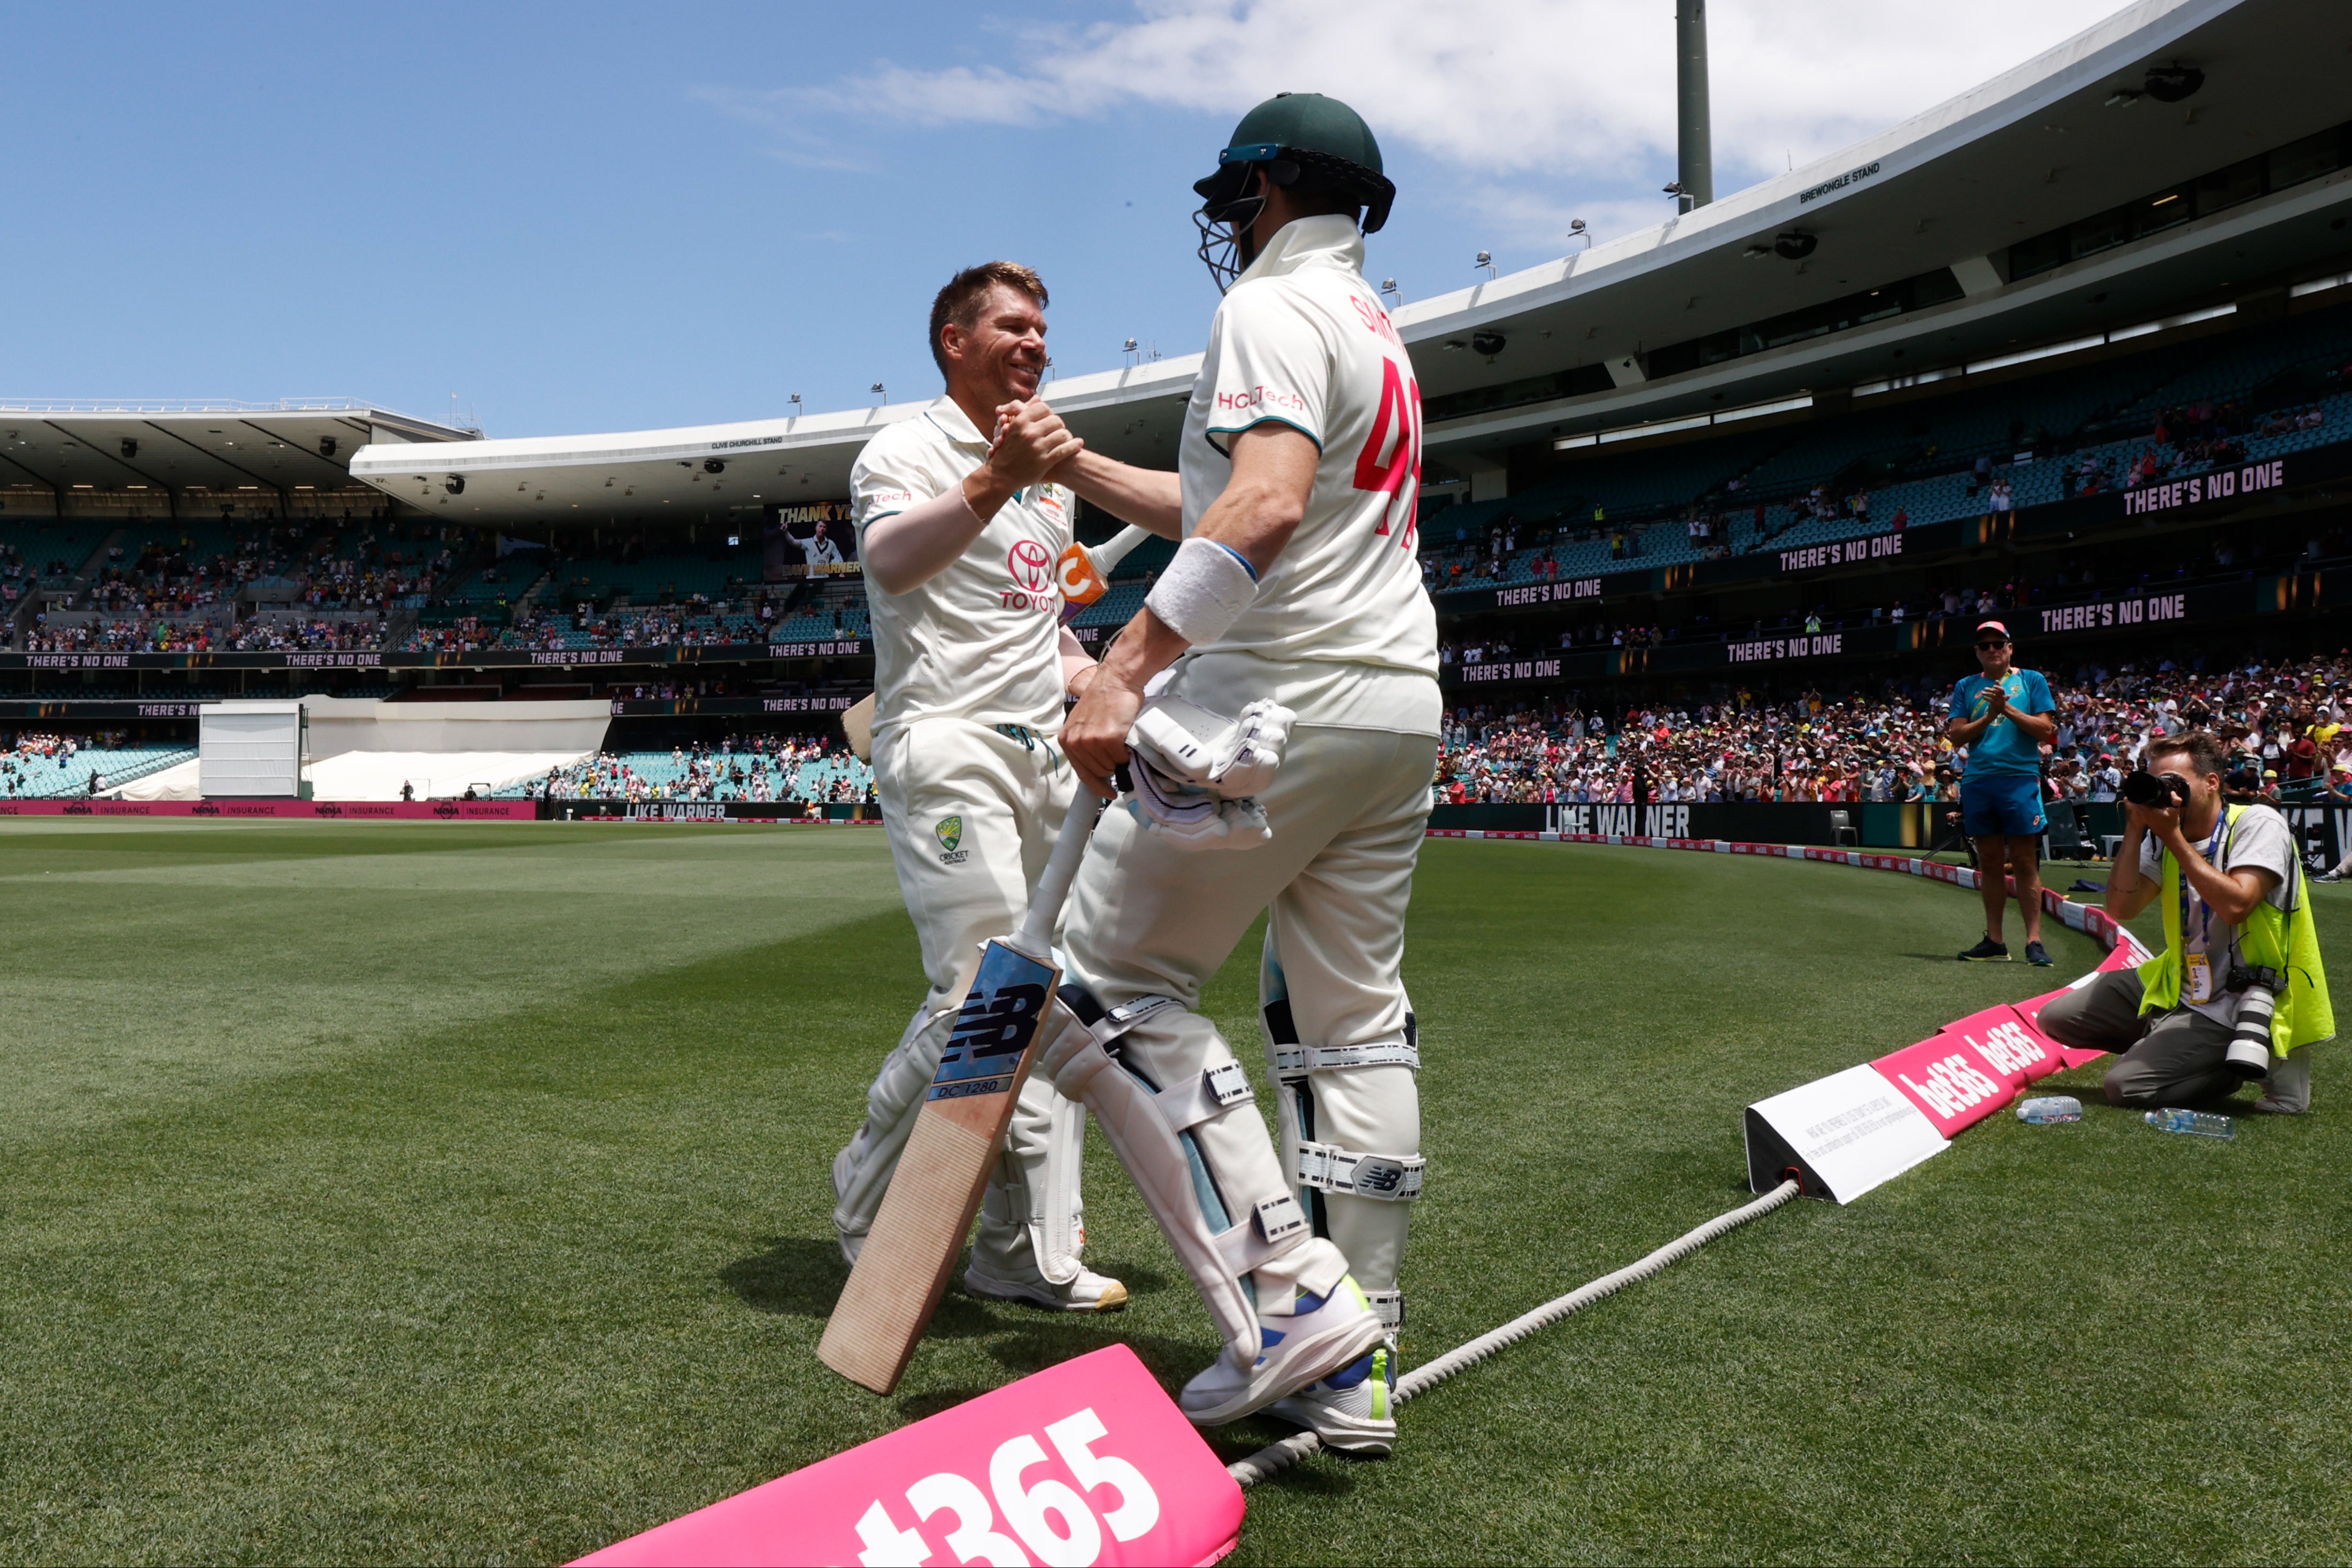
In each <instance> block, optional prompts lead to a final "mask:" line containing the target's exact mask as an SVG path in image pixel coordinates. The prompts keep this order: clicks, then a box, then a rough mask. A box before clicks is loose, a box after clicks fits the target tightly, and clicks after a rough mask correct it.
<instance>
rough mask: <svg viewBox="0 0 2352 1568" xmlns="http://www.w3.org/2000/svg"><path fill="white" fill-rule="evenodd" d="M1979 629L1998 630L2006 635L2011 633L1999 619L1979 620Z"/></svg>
mask: <svg viewBox="0 0 2352 1568" xmlns="http://www.w3.org/2000/svg"><path fill="white" fill-rule="evenodd" d="M1977 630H1978V631H1979V632H2000V634H2001V635H2002V636H2004V637H2006V636H2008V635H2009V628H2008V627H2006V626H2004V625H2002V624H2001V623H2000V622H1998V621H1979V622H1977Z"/></svg>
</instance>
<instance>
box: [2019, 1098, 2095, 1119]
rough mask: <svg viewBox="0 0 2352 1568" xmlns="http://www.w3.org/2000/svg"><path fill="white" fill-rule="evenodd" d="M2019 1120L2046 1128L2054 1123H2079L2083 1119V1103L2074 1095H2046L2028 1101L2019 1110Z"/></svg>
mask: <svg viewBox="0 0 2352 1568" xmlns="http://www.w3.org/2000/svg"><path fill="white" fill-rule="evenodd" d="M2017 1119H2018V1120H2019V1121H2021V1122H2032V1123H2033V1124H2036V1125H2037V1126H2046V1125H2048V1124H2051V1123H2053V1122H2079V1121H2081V1120H2082V1119H2083V1103H2082V1102H2081V1101H2080V1100H2077V1099H2075V1098H2074V1096H2073V1095H2072V1094H2044V1095H2042V1096H2041V1097H2040V1098H2039V1099H2033V1100H2028V1101H2027V1102H2025V1103H2023V1104H2022V1105H2020V1106H2019V1107H2018V1108H2017Z"/></svg>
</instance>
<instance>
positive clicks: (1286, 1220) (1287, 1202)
mask: <svg viewBox="0 0 2352 1568" xmlns="http://www.w3.org/2000/svg"><path fill="white" fill-rule="evenodd" d="M1309 1235H1310V1232H1309V1230H1308V1228H1307V1211H1306V1210H1305V1209H1303V1208H1301V1207H1298V1200H1297V1198H1295V1197H1291V1196H1290V1194H1288V1193H1284V1194H1282V1195H1281V1196H1280V1197H1269V1198H1266V1199H1265V1200H1264V1201H1263V1202H1261V1203H1260V1204H1259V1205H1258V1206H1257V1207H1256V1208H1255V1209H1254V1210H1252V1211H1251V1214H1250V1217H1249V1218H1247V1219H1245V1220H1244V1221H1242V1222H1241V1223H1240V1224H1239V1225H1236V1226H1234V1228H1232V1229H1230V1230H1221V1231H1219V1232H1218V1233H1217V1235H1216V1238H1215V1240H1216V1244H1217V1250H1218V1251H1219V1252H1220V1253H1222V1254H1223V1257H1224V1260H1225V1265H1226V1267H1228V1268H1230V1269H1231V1270H1233V1271H1234V1273H1235V1274H1246V1273H1248V1272H1249V1271H1250V1270H1253V1269H1255V1268H1257V1267H1259V1266H1260V1265H1261V1264H1265V1263H1270V1262H1272V1261H1273V1260H1276V1258H1279V1257H1281V1256H1282V1255H1283V1254H1284V1253H1286V1252H1288V1251H1290V1250H1291V1249H1293V1248H1295V1247H1297V1245H1298V1244H1299V1243H1300V1242H1302V1241H1305V1240H1307V1239H1308V1237H1309Z"/></svg>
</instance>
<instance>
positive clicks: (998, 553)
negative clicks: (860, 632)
mask: <svg viewBox="0 0 2352 1568" xmlns="http://www.w3.org/2000/svg"><path fill="white" fill-rule="evenodd" d="M987 457H988V443H987V441H986V440H984V439H983V438H982V435H981V434H980V432H979V431H977V430H975V429H973V428H972V423H971V420H970V419H968V418H966V417H965V415H964V412H963V410H961V408H958V407H957V406H956V404H955V402H954V400H953V399H951V398H947V397H942V398H940V400H939V401H938V402H934V403H933V404H931V406H930V407H929V408H928V409H926V410H925V411H924V412H923V413H921V414H919V415H918V416H917V417H915V418H913V419H909V420H903V421H901V422H900V423H897V424H894V425H892V426H890V428H888V429H887V430H885V431H883V432H882V433H881V434H878V435H877V436H875V437H874V439H873V440H871V441H869V442H867V443H866V448H865V450H864V451H862V452H860V453H859V454H858V455H857V462H856V465H854V466H853V467H852V468H851V469H850V471H849V493H850V506H851V516H852V517H853V518H854V520H855V521H856V525H857V541H858V554H859V556H860V558H861V559H862V558H863V557H864V555H865V551H866V528H867V527H868V526H869V525H870V524H872V523H873V522H874V520H875V519H876V518H877V517H890V516H892V515H893V514H894V513H898V512H902V511H905V510H906V509H907V508H908V507H912V506H915V505H917V504H919V503H920V502H923V501H928V500H929V499H931V498H932V497H935V496H941V495H945V494H946V493H947V492H948V490H949V489H950V487H952V486H956V485H960V484H961V483H962V482H963V480H964V477H965V476H967V475H969V474H970V473H971V471H972V470H973V469H975V468H977V467H979V466H980V465H981V464H982V462H984V461H986V459H987ZM1072 509H1073V507H1072V500H1071V496H1070V492H1069V491H1068V490H1066V489H1065V488H1064V487H1062V486H1059V485H1033V486H1029V487H1028V488H1027V489H1024V490H1022V491H1020V492H1018V493H1017V494H1015V495H1014V496H1013V498H1012V499H1011V500H1009V501H1007V502H1005V503H1004V505H1003V507H1001V508H999V510H998V511H997V514H996V516H994V517H991V518H990V519H989V520H988V526H987V527H986V528H982V530H981V532H980V537H979V538H977V539H974V540H973V541H972V543H971V548H969V549H966V550H965V551H964V552H963V554H962V555H961V556H960V557H958V558H957V559H955V560H954V561H953V562H952V563H950V565H949V566H948V567H947V569H946V570H943V571H941V572H940V573H939V575H937V576H936V577H933V578H931V579H930V580H929V581H926V582H921V583H918V584H917V585H916V586H915V587H913V588H910V589H908V591H906V592H904V593H886V592H884V591H882V585H881V584H879V583H877V582H876V581H875V580H873V579H872V578H871V577H868V578H867V579H866V607H867V612H868V613H869V614H870V615H871V617H872V619H873V622H874V689H875V702H874V729H875V733H876V734H877V735H879V734H882V733H883V732H884V731H886V730H888V729H894V728H896V727H898V726H901V725H905V724H910V723H912V722H914V721H915V720H917V719H922V718H962V719H969V720H971V722H972V723H974V724H991V725H993V724H1019V725H1026V726H1028V727H1030V728H1031V729H1034V730H1038V731H1041V732H1042V733H1045V734H1047V735H1058V734H1060V733H1061V730H1062V660H1061V620H1060V612H1061V605H1062V601H1061V593H1060V591H1059V590H1058V589H1056V588H1055V585H1054V562H1055V560H1056V559H1059V557H1060V556H1061V553H1062V550H1063V549H1064V547H1066V545H1068V544H1069V542H1070V516H1071V512H1072Z"/></svg>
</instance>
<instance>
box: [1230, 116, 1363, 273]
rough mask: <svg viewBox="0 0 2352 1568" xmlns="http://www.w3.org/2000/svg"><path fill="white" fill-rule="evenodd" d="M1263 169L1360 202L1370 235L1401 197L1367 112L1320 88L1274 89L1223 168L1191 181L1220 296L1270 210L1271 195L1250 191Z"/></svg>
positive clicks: (1289, 182)
mask: <svg viewBox="0 0 2352 1568" xmlns="http://www.w3.org/2000/svg"><path fill="white" fill-rule="evenodd" d="M1261 169H1262V170H1264V171H1265V175H1266V178H1267V180H1268V181H1269V182H1270V183H1274V184H1276V185H1281V186H1284V187H1286V188H1292V187H1296V188H1297V189H1299V190H1301V191H1304V192H1314V193H1332V194H1335V195H1338V196H1340V197H1342V198H1344V199H1346V200H1349V201H1352V202H1354V203H1355V204H1356V205H1357V206H1359V207H1360V208H1362V209H1363V217H1362V222H1361V226H1362V228H1363V231H1364V232H1365V233H1366V234H1377V233H1379V232H1380V228H1381V225H1382V224H1385V223H1387V222H1388V221H1389V207H1390V205H1391V204H1392V203H1394V202H1395V200H1396V186H1395V184H1394V183H1392V182H1391V180H1390V179H1389V177H1388V176H1387V175H1386V174H1384V173H1382V172H1381V144H1380V142H1378V141H1375V140H1374V139H1373V137H1372V128H1371V127H1370V126H1369V125H1366V124H1365V123H1364V117H1363V116H1362V115H1360V114H1358V113H1357V112H1356V111H1355V110H1352V109H1349V107H1348V106H1347V105H1346V104H1344V103H1341V102H1340V101H1339V99H1336V98H1326V97H1324V96H1323V95H1322V94H1321V93H1319V92H1281V93H1276V94H1275V95H1274V96H1273V97H1272V98H1270V99H1266V100H1265V102H1264V103H1261V104H1259V105H1258V106H1257V107H1256V108H1255V109H1253V110H1250V111H1249V112H1248V113H1247V114H1244V115H1243V116H1242V122H1241V123H1240V124H1239V125H1236V126H1234V134H1233V139H1232V141H1231V142H1230V143H1229V144H1228V145H1227V146H1226V148H1225V150H1224V151H1223V152H1220V153H1218V154H1217V172H1215V173H1213V174H1212V175H1210V176H1209V177H1208V178H1207V179H1205V180H1196V181H1194V182H1193V183H1192V189H1193V190H1194V191H1196V192H1197V193H1199V194H1200V196H1201V209H1200V211H1198V212H1196V213H1194V214H1192V222H1193V224H1194V225H1196V226H1197V227H1198V228H1199V229H1200V231H1201V247H1200V256H1201V260H1202V262H1203V263H1205V264H1206V265H1207V267H1208V268H1209V275H1210V276H1211V277H1213V278H1215V279H1216V280H1217V288H1218V291H1219V292H1220V293H1222V292H1223V291H1224V290H1225V289H1226V288H1228V287H1231V286H1232V284H1233V281H1234V278H1236V277H1240V276H1241V270H1242V268H1243V267H1245V266H1247V265H1248V262H1249V259H1250V258H1249V257H1248V256H1244V255H1243V254H1242V246H1243V243H1244V239H1245V238H1246V236H1247V235H1248V234H1249V229H1250V225H1252V224H1254V223H1255V222H1256V221H1257V215H1258V214H1259V213H1260V212H1262V211H1264V210H1265V196H1264V195H1262V194H1256V193H1253V192H1252V189H1251V187H1252V186H1253V185H1254V184H1255V181H1254V180H1253V179H1252V178H1251V176H1252V175H1253V174H1254V173H1255V172H1256V171H1258V170H1261Z"/></svg>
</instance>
